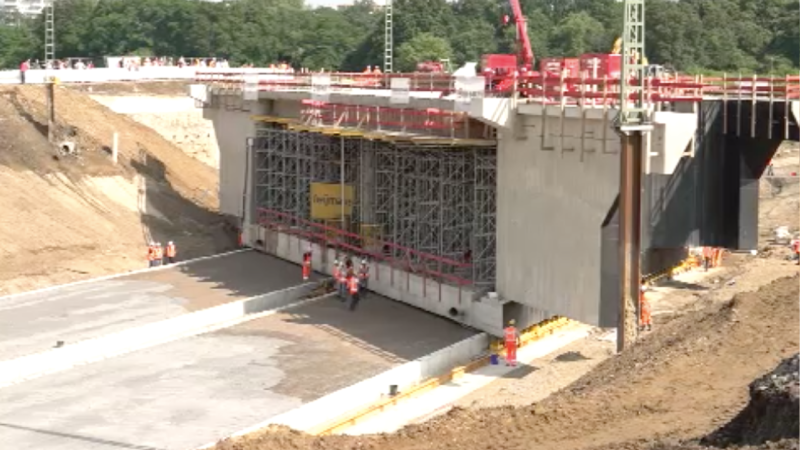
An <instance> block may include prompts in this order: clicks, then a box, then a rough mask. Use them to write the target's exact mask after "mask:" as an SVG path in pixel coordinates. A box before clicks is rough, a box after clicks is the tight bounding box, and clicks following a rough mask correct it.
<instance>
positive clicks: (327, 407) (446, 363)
mask: <svg viewBox="0 0 800 450" xmlns="http://www.w3.org/2000/svg"><path fill="white" fill-rule="evenodd" d="M488 348H489V335H488V334H486V333H480V334H477V335H475V336H472V337H469V338H467V339H464V340H462V341H460V342H456V343H455V344H453V345H450V346H449V347H445V348H443V349H441V350H438V351H436V352H434V353H431V354H429V355H427V356H423V357H422V358H419V359H417V360H414V361H411V362H408V363H405V364H403V365H401V366H398V367H395V368H393V369H390V370H388V371H386V372H384V373H382V374H380V375H377V376H375V377H373V378H370V379H368V380H364V381H361V382H359V383H356V384H354V385H352V386H349V387H346V388H344V389H341V390H339V391H336V392H334V393H332V394H329V395H326V396H324V397H322V398H320V399H317V400H314V401H312V402H309V403H306V404H305V405H302V406H300V407H298V408H295V409H293V410H291V411H288V412H286V413H284V414H281V415H278V416H276V417H273V418H271V419H268V420H266V421H264V422H262V423H259V424H256V425H253V426H251V427H248V428H246V429H244V430H241V431H238V432H236V433H234V434H232V435H229V436H226V437H225V438H222V439H220V440H219V441H223V440H225V439H231V438H236V437H240V436H244V435H246V434H249V433H252V432H254V431H258V430H259V429H262V428H265V427H267V426H269V425H283V426H287V427H289V428H292V429H295V430H299V431H304V432H309V431H311V430H312V429H314V428H316V427H319V426H321V425H324V424H326V423H329V422H331V421H333V420H336V419H337V418H339V417H342V416H344V415H346V414H349V413H351V412H353V411H355V410H358V409H360V408H363V407H365V406H368V405H370V404H373V403H375V402H377V401H379V400H381V399H382V398H385V397H386V396H387V395H388V393H389V386H390V385H397V387H398V390H399V391H401V392H402V391H403V390H404V389H408V388H411V387H413V386H416V385H418V384H420V383H423V382H425V381H426V380H428V379H430V378H433V377H437V376H440V375H441V374H442V373H444V372H447V371H449V370H451V369H453V368H454V367H458V366H461V365H465V364H468V363H470V362H472V361H475V360H477V359H481V358H484V357H485V356H486V354H487V352H488V350H487V349H488ZM219 441H216V442H212V443H209V444H206V445H203V446H201V447H198V448H197V449H196V450H203V449H208V448H211V447H213V446H215V445H217V443H218V442H219Z"/></svg>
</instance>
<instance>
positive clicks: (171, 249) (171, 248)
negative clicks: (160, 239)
mask: <svg viewBox="0 0 800 450" xmlns="http://www.w3.org/2000/svg"><path fill="white" fill-rule="evenodd" d="M174 257H175V244H172V245H167V258H174Z"/></svg>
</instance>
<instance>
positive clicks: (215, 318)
mask: <svg viewBox="0 0 800 450" xmlns="http://www.w3.org/2000/svg"><path fill="white" fill-rule="evenodd" d="M319 285H320V283H316V282H315V283H306V284H302V285H299V286H292V287H290V288H287V289H282V290H280V291H273V292H269V293H266V294H263V295H258V296H255V297H251V298H248V299H245V300H240V301H236V302H231V303H227V304H224V305H220V306H216V307H213V308H208V309H204V310H201V311H197V312H193V313H189V314H184V315H182V316H179V317H174V318H171V319H165V320H162V321H158V322H155V323H150V324H147V325H142V326H139V327H135V328H131V329H128V330H123V331H120V332H117V333H112V334H110V335H106V336H100V337H97V338H93V339H87V340H85V341H81V342H77V343H75V344H72V345H67V346H65V347H61V348H54V349H50V350H47V351H44V352H40V353H36V354H33V355H28V356H23V357H21V358H16V359H12V360H9V361H3V362H0V387H6V386H10V385H13V384H17V383H21V382H24V381H28V380H31V379H34V378H38V377H42V376H45V375H49V374H52V373H56V372H59V371H63V370H67V369H70V368H72V367H75V366H79V365H83V364H89V363H92V362H96V361H101V360H104V359H107V358H111V357H114V356H119V355H122V354H125V353H130V352H133V351H137V350H142V349H145V348H150V347H153V346H156V345H160V344H164V343H167V342H171V341H175V340H178V339H181V338H185V337H190V336H196V335H199V334H203V333H207V332H210V331H215V330H219V329H223V328H227V327H230V326H233V325H237V324H240V323H243V322H246V321H249V320H254V319H257V318H260V317H264V316H268V315H271V314H275V313H277V312H279V311H282V310H285V309H289V308H293V307H297V306H300V305H304V304H307V303H310V302H313V301H318V300H321V299H323V298H327V297H330V296H332V295H333V294H332V293H330V294H324V295H321V296H317V297H313V298H308V299H305V300H302V299H303V298H304V297H306V296H307V295H309V294H311V293H313V291H314V290H315V289H316V288H317V287H318V286H319Z"/></svg>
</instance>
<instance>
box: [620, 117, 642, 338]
mask: <svg viewBox="0 0 800 450" xmlns="http://www.w3.org/2000/svg"><path fill="white" fill-rule="evenodd" d="M643 141H644V140H643V135H642V132H641V131H631V132H628V133H625V132H623V133H621V144H622V145H621V154H620V177H619V196H620V197H619V275H620V305H619V307H620V311H619V319H618V320H619V322H618V327H617V351H618V352H621V351H622V350H624V349H626V348H628V347H629V346H630V345H631V344H633V342H634V341H635V340H636V336H637V331H638V323H637V322H638V321H637V318H636V315H637V311H638V300H639V286H640V283H641V273H640V255H639V245H640V224H641V189H642V151H643Z"/></svg>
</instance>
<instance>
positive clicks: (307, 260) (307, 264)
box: [303, 248, 311, 281]
mask: <svg viewBox="0 0 800 450" xmlns="http://www.w3.org/2000/svg"><path fill="white" fill-rule="evenodd" d="M310 276H311V248H309V249H308V251H307V252H305V253H303V281H308V278H309V277H310Z"/></svg>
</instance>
